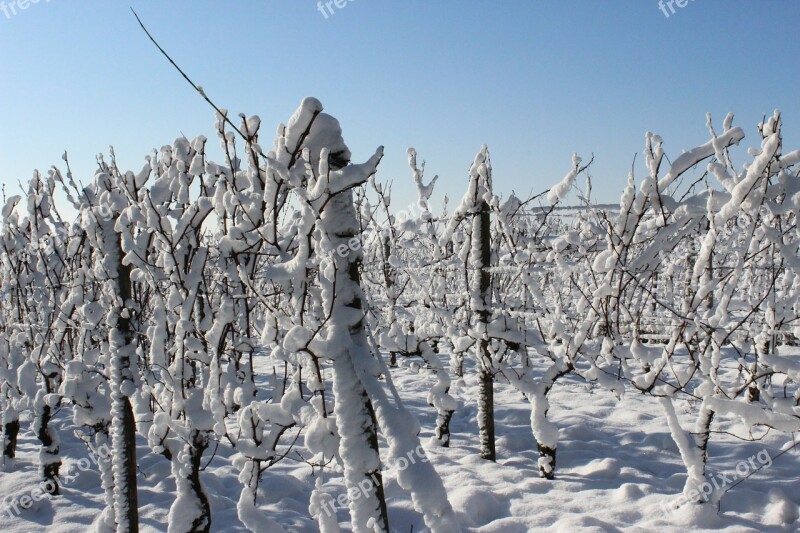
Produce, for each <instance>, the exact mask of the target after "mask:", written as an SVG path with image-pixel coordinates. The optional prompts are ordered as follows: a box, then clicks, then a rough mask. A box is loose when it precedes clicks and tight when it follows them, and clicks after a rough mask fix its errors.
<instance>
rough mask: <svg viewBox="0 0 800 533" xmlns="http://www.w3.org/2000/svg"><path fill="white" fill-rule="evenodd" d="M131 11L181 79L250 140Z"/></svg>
mask: <svg viewBox="0 0 800 533" xmlns="http://www.w3.org/2000/svg"><path fill="white" fill-rule="evenodd" d="M131 12H132V13H133V16H134V17H136V21H137V22H138V23H139V26H141V27H142V30H144V32H145V33H146V34H147V36H148V37H149V38H150V40H151V41H152V42H153V44H154V45H156V48H158V50H159V51H160V52H161V53H162V54H163V55H164V57H166V58H167V60H168V61H169V62H170V63H172V66H173V67H175V70H177V71H178V72H180V73H181V76H183V79H185V80H186V81H188V82H189V85H191V86H192V88H193V89H194V90H195V91H197V93H198V94H199V95H200V96H202V97H203V100H205V101H206V102H208V104H209V105H210V106H211V107H213V108H214V111H216V112H217V114H218V115H219V116H220V117H222V119H223V120H224V121H225V122H226V123H228V125H230V127H231V128H233V129H234V131H235V132H236V133H238V134H239V136H240V137H241V138H242V139H244V141H245V142H248V143H249V142H251V141H252V139H249V138H248V137H247V136H246V135H245V134H244V133H242V131H241V130H240V129H239V128H238V127H236V125H234V123H233V122H231V120H230V119H229V118H228V114H227V113H223V112H222V110H220V108H219V107H217V105H216V104H215V103H214V102H212V101H211V99H210V98H209V97H208V96H207V95H206V93H205V91H203V88H202V87H200V86H199V85H197V84H196V83H195V82H193V81H192V79H191V78H190V77H189V76H188V75H187V74H186V73H185V72H184V71H183V69H181V67H179V66H178V64H177V63H175V61H173V59H172V58H171V57H170V56H169V54H168V53H167V52H166V51H165V50H164V49H163V48H161V45H160V44H158V41H156V40H155V38H154V37H153V36H152V34H151V33H150V32H149V31H148V30H147V28H146V27H145V25H144V23H143V22H142V19H140V18H139V15H138V14H137V13H136V11H135V10H134V9H133V8H131Z"/></svg>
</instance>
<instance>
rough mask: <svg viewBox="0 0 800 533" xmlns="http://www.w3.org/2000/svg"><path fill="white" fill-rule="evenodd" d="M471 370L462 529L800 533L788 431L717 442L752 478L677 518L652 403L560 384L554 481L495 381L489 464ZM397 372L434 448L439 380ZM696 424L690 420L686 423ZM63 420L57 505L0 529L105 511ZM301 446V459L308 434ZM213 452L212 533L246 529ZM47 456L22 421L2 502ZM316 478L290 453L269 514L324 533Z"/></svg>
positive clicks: (147, 478) (404, 505)
mask: <svg viewBox="0 0 800 533" xmlns="http://www.w3.org/2000/svg"><path fill="white" fill-rule="evenodd" d="M469 370H470V369H469V368H468V372H467V377H466V379H465V381H463V382H458V383H456V385H455V387H454V390H453V395H454V396H455V397H456V398H457V399H458V400H459V404H460V405H459V409H458V410H457V412H456V414H455V416H454V418H453V420H452V425H451V429H452V432H453V436H452V441H451V448H450V449H443V448H429V449H428V455H429V456H430V457H431V460H432V461H433V463H434V465H435V467H436V470H437V471H438V472H439V473H440V474H441V475H442V477H443V479H444V482H445V485H446V487H447V491H448V494H449V497H450V500H451V502H452V504H453V506H454V508H455V510H456V512H457V513H458V515H459V519H460V521H461V524H462V526H463V530H464V531H482V532H491V531H495V532H504V533H515V532H525V531H539V530H542V531H563V532H571V531H622V530H625V531H687V530H692V531H706V530H713V531H798V530H800V521H798V502H800V490H799V489H800V456H798V450H799V449H800V448H795V449H793V450H791V451H789V452H787V453H785V454H783V455H781V456H780V457H776V456H777V455H778V454H779V453H781V450H782V449H786V448H787V447H788V446H791V444H792V443H791V438H790V437H787V436H786V435H784V434H778V433H774V432H773V433H770V434H767V435H766V437H765V438H763V439H762V440H760V441H757V442H743V441H741V440H738V439H736V438H735V437H733V436H729V435H725V434H715V435H714V436H713V438H712V444H711V448H710V454H709V455H710V459H709V469H710V471H711V472H713V473H714V476H713V479H716V480H717V481H718V483H720V484H723V483H730V484H731V485H732V484H733V483H736V482H737V481H739V480H740V479H741V474H745V475H750V477H749V478H748V479H746V480H744V481H743V482H741V483H739V484H738V485H736V486H735V487H733V488H732V489H731V490H730V491H729V492H728V493H727V494H726V495H725V496H724V497H723V499H722V501H721V506H720V509H719V512H717V510H716V509H714V508H710V507H709V506H683V507H681V508H680V509H677V510H671V509H670V508H669V505H670V503H672V502H674V501H676V495H678V494H680V492H681V490H682V489H683V486H684V482H685V479H686V473H685V472H686V469H685V468H684V466H683V464H682V462H681V458H680V456H679V453H678V450H677V448H676V446H675V444H674V443H673V440H672V438H671V437H670V434H669V430H668V429H667V427H666V423H665V422H664V418H663V416H662V412H661V410H660V407H659V404H658V402H657V401H656V400H654V399H652V398H649V397H646V396H639V395H636V394H635V393H630V392H629V393H628V395H627V396H625V397H624V398H622V399H621V400H618V399H617V398H615V397H614V396H613V395H612V394H611V393H609V392H606V391H604V390H602V389H599V388H596V387H592V386H590V385H586V384H584V383H581V382H579V381H577V380H576V379H572V378H570V379H565V380H563V381H561V382H559V384H558V385H556V387H555V388H554V390H553V392H552V393H551V395H550V398H551V410H550V417H551V419H552V420H553V421H554V422H555V423H556V424H557V425H558V427H559V429H560V441H559V450H558V465H557V479H556V480H555V481H546V480H543V479H540V478H539V477H538V467H537V458H538V454H537V451H536V443H535V441H534V439H533V437H532V435H531V429H530V421H529V419H530V404H529V402H528V401H527V400H525V399H524V398H523V397H522V395H521V394H520V393H518V392H515V391H514V390H512V389H511V388H510V387H508V386H506V385H503V384H497V385H496V398H495V402H496V424H497V453H498V461H497V463H496V464H492V463H489V462H486V461H483V460H481V459H480V457H479V447H478V439H477V431H476V429H475V428H476V424H475V416H476V412H477V405H476V403H475V400H474V398H476V396H477V394H476V389H477V385H476V383H475V382H474V380H473V379H472V376H473V375H474V374H473V373H471V372H469ZM393 374H394V375H393V379H394V381H395V383H396V385H397V387H398V390H399V392H400V394H401V396H402V397H403V399H404V401H405V403H406V405H407V406H408V407H409V408H410V409H411V410H413V411H414V412H415V413H416V414H417V416H418V417H419V419H420V421H421V423H422V427H423V437H424V438H423V442H427V440H428V439H427V438H428V437H430V436H431V429H432V428H433V426H434V420H435V411H434V410H433V409H432V408H431V407H429V406H428V405H427V404H426V402H425V398H426V396H427V391H428V390H429V389H430V386H431V379H432V377H431V376H430V375H429V374H427V373H424V372H423V373H420V374H415V373H413V372H412V371H411V370H410V369H409V368H405V367H401V368H398V369H396V371H394V372H393ZM261 375H264V373H261ZM676 405H678V406H681V405H682V404H681V403H677V404H676ZM690 420H692V419H691V418H688V417H687V418H686V420H685V421H684V422H685V424H684V426H685V427H689V423H690ZM727 424H728V422H724V421H723V422H721V423H720V425H718V426H716V429H719V430H727V429H732V426H731V427H728V425H727ZM55 425H57V426H58V427H59V428H60V429H61V431H60V434H61V437H62V447H61V450H62V454H63V457H64V466H63V467H62V473H66V474H67V475H69V476H70V477H71V478H72V479H71V480H70V481H69V483H67V484H66V486H65V487H64V489H63V495H62V496H61V497H58V498H56V499H52V500H51V499H48V498H44V499H41V501H38V502H34V503H33V506H32V507H31V508H29V509H25V510H22V509H21V510H20V511H21V512H19V514H17V513H16V512H15V511H14V510H13V509H10V508H9V507H0V510H2V515H0V530H1V531H4V532H5V531H9V532H12V531H13V532H54V533H66V532H77V531H81V532H83V531H86V530H87V529H88V528H89V526H90V525H91V524H92V523H93V521H94V520H95V519H96V518H97V516H98V515H99V514H100V512H101V511H102V507H103V504H102V491H101V488H100V477H99V473H98V470H97V467H96V465H94V464H91V463H90V462H89V459H88V457H89V455H88V454H87V452H86V448H85V446H84V445H83V444H82V442H81V441H79V440H78V439H77V438H76V437H75V436H74V435H73V429H74V426H73V425H72V423H71V411H70V409H69V408H63V409H62V410H61V411H60V412H59V413H58V416H57V420H56V422H55ZM757 436H760V435H757ZM295 450H296V451H298V452H300V454H303V447H302V439H301V440H300V441H299V443H298V446H297V447H296V448H295ZM213 452H214V448H213V446H212V448H211V450H209V452H207V454H206V459H207V460H209V461H210V462H209V465H208V467H207V468H206V470H205V472H203V475H202V480H203V483H204V486H205V489H206V491H207V493H208V495H209V497H210V500H211V504H212V527H211V530H212V531H224V532H226V533H233V532H240V531H241V532H245V531H247V529H246V528H245V527H244V526H243V525H242V524H241V522H240V521H239V519H238V518H237V513H236V502H237V501H238V499H239V494H240V491H241V484H240V483H239V482H238V480H237V475H238V469H237V468H236V467H235V466H234V465H233V464H232V460H231V452H230V447H229V446H224V445H221V446H219V448H218V450H217V452H218V453H216V454H214V455H213V458H212V453H213ZM37 454H38V441H37V440H36V439H35V436H34V435H33V433H32V432H31V431H30V428H29V424H25V431H24V432H23V433H22V434H21V439H20V443H19V452H18V458H17V459H16V460H15V461H14V462H13V463H10V464H6V465H4V466H3V467H2V470H0V495H2V498H3V499H4V500H5V501H9V500H10V499H13V500H14V501H17V502H20V501H22V500H23V497H24V496H26V495H33V493H34V491H35V490H36V487H37V486H38V476H37V474H36V466H35V463H36V458H37ZM293 455H294V454H293ZM773 458H775V459H774V460H773ZM754 467H757V468H758V471H755V468H754ZM139 469H140V473H141V476H140V478H139V502H140V515H141V525H142V527H141V530H142V531H157V532H163V531H166V522H167V514H168V511H169V507H170V505H171V503H172V501H173V499H174V494H175V484H174V481H173V480H172V478H171V477H170V475H169V472H170V465H169V463H168V462H167V461H166V460H165V459H164V458H163V457H161V456H159V455H155V454H153V453H152V452H150V450H149V449H148V448H147V446H146V444H145V443H144V441H141V442H140V447H139ZM737 471H738V473H737ZM753 472H755V473H753ZM314 474H316V472H315V473H314ZM384 479H385V484H386V489H387V499H388V504H389V513H390V520H391V529H392V531H397V532H411V531H413V532H422V531H427V529H426V528H425V526H424V523H423V521H422V518H421V517H420V516H419V515H418V514H417V513H416V512H415V511H414V510H413V506H412V503H411V500H410V497H409V496H408V495H407V494H405V493H404V491H403V490H402V489H401V488H400V487H399V486H398V484H397V482H396V471H395V470H393V469H391V468H389V469H387V471H386V472H385V475H384ZM324 482H325V485H324V487H325V491H326V492H328V493H330V494H331V495H332V496H333V497H334V498H337V497H338V496H339V495H341V494H343V493H344V492H345V489H344V485H343V482H342V480H341V478H340V475H339V474H338V473H335V472H331V470H330V469H326V472H325V474H324ZM314 483H315V477H313V475H312V469H311V467H310V466H309V465H308V464H305V463H303V462H300V461H297V460H294V459H289V458H287V459H285V460H284V461H282V462H281V463H279V464H277V465H276V466H274V467H273V468H271V469H270V470H268V471H267V473H266V475H265V476H264V479H263V481H262V483H261V487H260V494H259V496H260V508H261V509H262V510H263V511H264V512H265V513H267V515H268V516H270V517H272V518H273V519H274V520H276V521H277V522H279V523H280V524H281V525H282V526H283V527H284V528H285V529H286V531H292V532H294V531H297V532H303V531H316V530H317V526H316V524H315V523H314V522H313V521H312V520H311V519H310V518H309V512H308V505H309V497H310V495H311V491H312V490H313V488H314ZM337 518H338V520H339V523H340V525H341V526H342V528H343V530H349V527H348V526H349V524H348V521H349V515H348V513H347V509H346V508H344V507H337Z"/></svg>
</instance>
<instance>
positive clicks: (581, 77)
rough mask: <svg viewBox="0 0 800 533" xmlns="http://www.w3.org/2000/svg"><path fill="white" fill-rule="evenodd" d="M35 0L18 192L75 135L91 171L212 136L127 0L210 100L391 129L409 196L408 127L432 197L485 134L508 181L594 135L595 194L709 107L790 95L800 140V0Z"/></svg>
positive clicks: (751, 141) (4, 167) (794, 142)
mask: <svg viewBox="0 0 800 533" xmlns="http://www.w3.org/2000/svg"><path fill="white" fill-rule="evenodd" d="M665 1H666V0H665ZM20 3H23V5H24V0H16V3H14V4H12V3H11V0H5V2H4V3H0V50H2V52H0V109H2V118H0V181H2V183H5V184H7V185H6V187H7V193H9V192H10V193H14V192H16V191H17V186H16V183H17V182H18V180H23V181H27V179H28V178H29V177H30V175H31V171H32V169H34V168H39V169H42V170H46V169H47V168H48V167H49V166H50V165H52V164H60V163H61V160H60V156H61V154H62V152H63V151H64V150H67V151H68V152H69V155H70V160H71V163H72V165H73V169H74V170H75V173H76V178H80V179H81V180H82V181H83V182H84V183H86V182H88V181H89V179H90V178H91V175H92V173H93V169H94V164H95V163H94V162H95V155H96V154H97V153H100V152H107V150H108V146H109V145H110V144H113V145H114V147H115V150H116V153H117V156H118V159H119V161H120V163H121V164H122V165H123V166H125V167H128V168H133V169H136V170H138V169H139V168H140V167H141V164H142V162H143V159H142V158H143V156H144V155H146V154H147V153H148V152H149V151H150V150H151V149H152V148H154V147H159V146H161V145H162V144H168V143H171V142H172V140H173V139H174V138H175V137H177V136H180V135H181V134H185V135H186V136H188V137H190V138H192V137H194V136H196V135H199V134H204V135H206V136H208V137H209V138H213V136H214V131H213V123H214V116H213V111H212V110H211V109H210V108H209V107H208V106H207V104H206V103H205V102H204V101H203V100H202V99H201V98H200V97H199V96H198V95H197V94H196V93H194V92H193V90H192V89H191V88H190V87H189V86H188V84H186V82H185V81H184V80H183V79H182V78H181V77H180V76H179V75H178V73H177V72H176V71H175V70H174V69H173V68H172V67H171V66H170V65H169V64H168V63H167V62H166V60H164V58H163V57H162V56H160V55H159V53H158V51H157V50H156V49H155V48H154V47H153V45H152V44H151V43H150V42H149V41H148V40H147V38H146V36H145V35H144V34H143V33H142V31H141V30H140V29H139V27H138V25H137V23H136V21H135V19H134V17H133V15H132V14H131V13H130V11H129V6H132V7H134V8H135V9H136V10H137V11H138V13H139V15H140V16H141V17H142V19H143V21H144V22H145V24H147V25H148V27H149V29H150V30H151V32H152V33H153V34H154V35H155V36H156V38H157V39H158V40H159V41H160V43H161V44H162V46H164V48H166V49H167V50H168V51H169V52H170V53H171V55H172V56H173V58H174V59H175V60H176V61H177V62H178V63H179V64H180V65H182V67H183V68H184V69H185V70H186V71H187V72H188V73H189V75H190V76H192V77H193V78H194V79H195V81H196V82H197V83H199V84H200V85H202V86H203V87H204V89H205V91H206V93H207V94H208V95H209V96H210V97H211V98H212V99H214V100H215V101H216V102H217V103H218V104H219V105H220V106H222V107H227V108H228V109H230V111H231V113H232V114H234V115H235V114H238V113H239V112H245V113H247V114H257V115H259V116H260V117H261V118H262V120H263V123H264V128H266V133H267V134H268V135H267V136H268V137H270V136H271V135H270V134H271V132H272V131H273V129H274V127H275V126H276V125H277V124H278V123H280V122H285V121H286V120H287V119H288V117H289V116H290V115H291V113H292V112H293V111H294V109H295V108H296V107H297V105H298V104H299V102H300V101H301V100H302V98H303V97H305V96H316V97H317V98H319V99H320V100H321V101H322V103H323V105H324V106H325V107H326V111H327V112H329V113H331V114H333V115H334V116H336V117H337V118H338V119H339V120H340V122H341V124H342V126H343V129H344V136H345V140H346V141H347V143H348V144H349V145H350V148H351V150H352V151H353V155H354V160H355V161H359V162H360V161H363V160H365V159H366V158H368V157H369V156H370V155H371V154H372V152H373V150H374V149H375V148H376V147H377V146H378V145H385V147H386V151H387V152H386V157H385V159H384V162H383V163H382V165H381V171H380V173H379V177H380V179H382V180H390V179H392V180H394V181H395V183H396V185H395V191H396V196H397V198H395V202H394V207H397V208H401V207H402V206H405V205H408V203H409V202H411V200H412V199H413V195H412V190H413V187H411V180H410V172H409V171H408V168H407V164H406V149H407V148H408V147H409V146H414V147H416V148H417V150H418V152H419V154H420V158H421V159H425V160H427V163H428V172H429V173H430V175H431V176H432V175H433V174H434V173H435V174H439V175H440V176H441V177H440V181H439V185H438V189H437V193H438V194H435V195H434V200H436V199H437V198H441V196H442V194H443V193H447V194H449V196H450V197H451V199H453V200H456V199H457V198H458V197H460V195H461V193H462V191H463V186H464V183H465V180H466V171H467V169H468V167H469V164H470V162H471V161H472V158H473V157H474V154H475V153H476V152H477V151H478V150H479V149H480V147H481V145H482V144H483V143H486V144H487V145H488V146H489V149H490V151H491V155H492V163H493V166H494V177H495V187H496V189H497V190H498V192H501V193H502V194H504V195H506V196H507V195H508V194H509V193H510V192H511V191H512V190H514V191H516V192H517V193H518V194H520V195H524V194H528V193H530V192H532V191H533V192H539V191H541V190H544V189H545V188H546V187H547V186H549V185H550V184H552V183H555V182H556V181H558V180H560V179H561V178H562V177H563V175H564V174H565V173H566V172H567V171H568V170H569V168H570V164H571V155H572V153H573V152H575V151H577V152H578V153H579V154H580V155H582V156H584V158H588V157H589V156H590V155H591V154H592V153H594V155H595V164H594V166H593V171H592V175H593V183H594V194H595V200H596V201H600V202H613V201H617V200H618V198H619V193H620V192H621V189H622V187H623V185H624V183H625V178H626V175H627V172H628V170H629V169H630V165H631V161H632V159H633V156H634V154H635V153H637V152H639V153H641V150H642V148H643V146H644V133H645V132H646V131H647V130H651V131H653V132H655V133H658V134H660V135H662V136H663V137H664V139H665V149H666V151H667V154H668V155H669V156H672V157H673V158H674V157H675V156H677V155H679V154H680V152H681V151H682V150H683V149H688V148H691V147H692V146H693V145H695V144H697V143H701V142H705V140H707V138H708V134H707V131H706V128H705V113H706V112H711V113H713V115H714V117H715V121H716V124H717V125H718V127H721V122H722V119H723V118H724V116H725V114H726V113H727V112H728V111H733V112H735V113H736V120H735V122H734V123H735V124H737V125H741V126H743V127H745V131H746V132H747V135H748V137H747V139H746V140H745V143H746V145H747V146H751V145H757V143H758V140H757V131H756V128H755V126H756V123H757V122H758V120H759V119H760V118H761V115H762V113H772V111H773V110H774V109H776V108H779V109H781V110H782V111H783V116H784V123H785V128H784V131H785V134H786V135H785V141H786V144H787V145H788V146H786V148H787V149H794V148H798V147H800V99H799V98H798V83H799V82H800V69H799V68H798V67H800V65H799V64H798V60H800V54H799V53H798V52H800V40H798V37H797V31H798V23H800V2H796V1H794V0H785V1H779V0H769V1H767V0H760V1H744V0H724V1H723V0H690V1H688V5H686V6H685V7H682V8H681V7H678V6H677V5H675V4H673V6H674V9H675V13H674V14H670V16H669V17H666V16H665V15H664V13H663V12H662V11H661V10H660V9H659V4H658V0H625V1H623V0H607V1H600V0H584V1H569V0H563V1H538V0H515V1H511V0H509V1H482V2H478V1H466V0H462V1H443V0H437V1H429V0H425V1H423V0H350V1H344V2H342V0H340V4H341V5H343V7H341V8H337V7H335V5H332V9H333V11H334V13H333V14H330V13H328V14H327V18H326V17H325V16H324V15H323V14H322V13H321V12H320V10H318V2H317V0H270V1H261V2H256V1H231V2H225V1H219V0H217V1H213V2H211V1H195V2H188V1H178V0H173V1H170V2H156V1H143V0H128V1H127V2H117V1H109V0H105V1H98V0H80V1H78V0H49V1H47V0H39V2H38V3H35V4H34V3H30V4H28V5H27V6H26V9H24V10H23V9H21V6H20ZM3 6H5V11H2V9H3ZM323 9H324V6H323ZM326 13H327V12H326ZM667 13H670V11H669V9H668V8H667ZM270 142H271V140H270ZM264 144H270V143H267V142H264ZM215 145H216V143H215ZM640 159H641V158H640ZM639 175H640V176H641V173H640V174H639ZM451 205H452V204H451Z"/></svg>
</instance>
